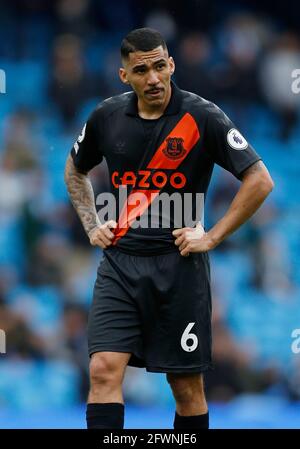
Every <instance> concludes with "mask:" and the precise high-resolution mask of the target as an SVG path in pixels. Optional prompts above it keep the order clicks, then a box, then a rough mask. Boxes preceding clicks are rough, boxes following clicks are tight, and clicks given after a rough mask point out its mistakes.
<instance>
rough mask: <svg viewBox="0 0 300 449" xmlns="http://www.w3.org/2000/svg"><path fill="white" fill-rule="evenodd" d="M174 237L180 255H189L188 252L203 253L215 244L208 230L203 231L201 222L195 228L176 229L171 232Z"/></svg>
mask: <svg viewBox="0 0 300 449" xmlns="http://www.w3.org/2000/svg"><path fill="white" fill-rule="evenodd" d="M172 234H173V235H174V237H176V240H175V245H176V246H179V251H180V254H181V255H182V256H185V257H187V256H189V254H190V253H203V252H206V251H209V250H211V249H213V248H215V246H217V245H216V244H215V243H214V242H213V240H212V238H211V236H210V235H209V233H208V232H205V231H204V229H203V226H202V225H201V223H198V224H197V226H196V227H195V228H181V229H176V230H175V231H173V233H172Z"/></svg>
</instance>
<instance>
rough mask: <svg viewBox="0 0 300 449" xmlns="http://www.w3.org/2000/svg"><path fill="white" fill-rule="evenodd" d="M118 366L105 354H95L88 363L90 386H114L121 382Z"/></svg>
mask: <svg viewBox="0 0 300 449" xmlns="http://www.w3.org/2000/svg"><path fill="white" fill-rule="evenodd" d="M121 377H122V376H121V373H120V370H119V367H118V365H117V364H116V363H115V362H114V361H113V360H112V359H111V358H110V357H109V355H108V354H107V353H95V354H93V356H92V358H91V361H90V381H91V384H92V385H95V384H98V385H103V384H106V385H114V384H119V383H120V382H121Z"/></svg>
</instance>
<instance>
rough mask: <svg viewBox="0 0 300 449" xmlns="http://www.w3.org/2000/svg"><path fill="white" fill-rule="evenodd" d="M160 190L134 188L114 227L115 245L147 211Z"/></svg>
mask: <svg viewBox="0 0 300 449" xmlns="http://www.w3.org/2000/svg"><path fill="white" fill-rule="evenodd" d="M159 192H160V190H134V191H132V192H131V193H130V195H128V198H127V200H126V203H125V204H124V207H123V208H122V211H121V213H120V216H119V221H118V224H117V227H116V228H115V229H114V234H115V237H114V239H113V245H115V244H116V243H117V241H118V240H119V239H120V238H121V237H123V235H125V234H126V232H127V231H128V229H129V228H130V226H131V225H132V223H133V222H134V221H135V220H136V219H137V217H140V216H141V215H142V214H143V213H144V212H145V210H146V209H147V208H148V207H149V205H150V204H151V203H152V201H153V200H154V199H155V198H156V197H157V195H158V194H159Z"/></svg>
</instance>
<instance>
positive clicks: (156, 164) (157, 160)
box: [147, 112, 200, 169]
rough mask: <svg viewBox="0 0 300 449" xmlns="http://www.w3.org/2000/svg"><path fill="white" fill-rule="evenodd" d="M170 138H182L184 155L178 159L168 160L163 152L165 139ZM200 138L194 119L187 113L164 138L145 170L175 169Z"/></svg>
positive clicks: (165, 143) (165, 144)
mask: <svg viewBox="0 0 300 449" xmlns="http://www.w3.org/2000/svg"><path fill="white" fill-rule="evenodd" d="M170 137H182V138H183V147H184V149H185V152H184V154H183V155H182V157H181V158H179V159H176V160H174V159H170V158H168V156H166V155H165V154H164V152H163V150H164V149H165V148H166V146H167V139H169V138H170ZM199 138H200V133H199V129H198V126H197V123H196V122H195V119H194V118H193V117H192V116H191V114H189V113H188V112H187V113H186V114H185V115H184V116H183V117H182V119H181V120H179V122H178V123H177V125H176V126H175V128H173V129H172V131H171V132H170V134H169V135H168V136H167V137H166V138H165V140H164V141H163V143H162V144H161V145H160V147H159V148H158V149H157V150H156V152H155V154H154V156H153V158H152V159H151V161H150V162H149V164H148V166H147V168H156V169H158V168H168V169H175V168H177V167H179V165H180V164H181V162H182V161H183V160H184V159H185V158H186V157H187V155H188V154H189V152H190V151H191V149H192V148H193V147H194V146H195V144H196V143H197V142H198V140H199Z"/></svg>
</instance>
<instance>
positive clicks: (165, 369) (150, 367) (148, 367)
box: [89, 346, 214, 374]
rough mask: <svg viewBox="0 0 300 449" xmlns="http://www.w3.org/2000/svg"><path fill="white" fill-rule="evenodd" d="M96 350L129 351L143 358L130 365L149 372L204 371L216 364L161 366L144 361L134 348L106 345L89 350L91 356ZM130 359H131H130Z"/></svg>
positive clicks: (135, 356)
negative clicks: (109, 346) (139, 361)
mask: <svg viewBox="0 0 300 449" xmlns="http://www.w3.org/2000/svg"><path fill="white" fill-rule="evenodd" d="M95 352H127V353H130V354H132V356H133V357H134V358H136V359H138V360H141V362H142V363H141V364H139V363H128V366H132V367H134V368H145V369H146V371H147V372H149V373H166V374H167V373H174V374H182V373H183V374H184V373H203V372H206V371H209V370H213V369H214V365H213V363H211V362H206V363H201V365H199V366H183V367H174V366H172V367H161V366H155V365H151V364H146V363H145V362H144V359H142V358H141V357H140V356H138V355H137V354H136V353H135V352H133V351H132V349H129V348H122V349H120V348H118V349H116V348H109V349H108V347H107V346H106V347H105V349H104V348H99V347H97V348H95V349H92V350H91V351H89V356H90V357H91V356H92V355H93V354H94V353H95ZM129 361H130V359H129Z"/></svg>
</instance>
